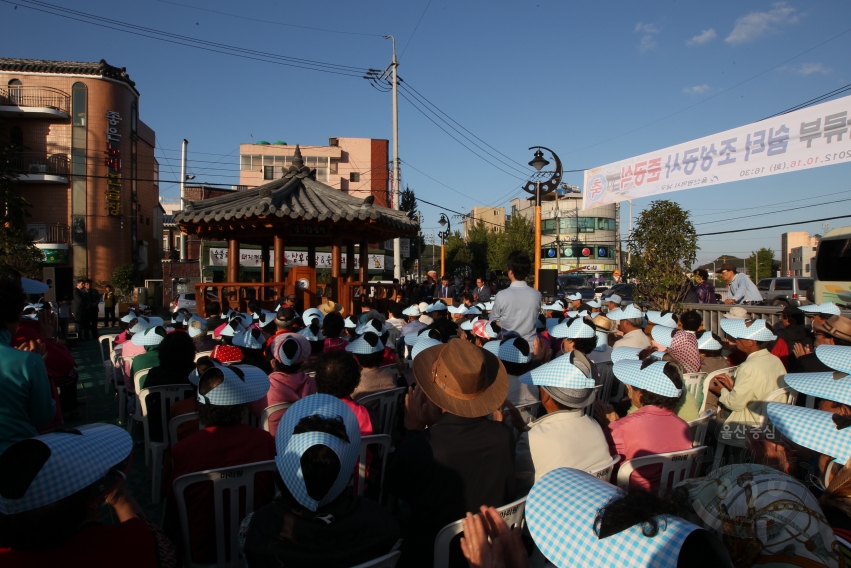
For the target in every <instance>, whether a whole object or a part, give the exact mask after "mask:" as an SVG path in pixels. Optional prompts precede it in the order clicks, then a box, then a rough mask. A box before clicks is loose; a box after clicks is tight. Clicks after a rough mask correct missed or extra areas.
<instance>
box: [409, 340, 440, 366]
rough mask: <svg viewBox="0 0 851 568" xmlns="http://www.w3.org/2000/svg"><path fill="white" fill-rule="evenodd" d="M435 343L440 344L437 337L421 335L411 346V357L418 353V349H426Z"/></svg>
mask: <svg viewBox="0 0 851 568" xmlns="http://www.w3.org/2000/svg"><path fill="white" fill-rule="evenodd" d="M435 345H440V340H439V339H435V338H433V337H429V336H428V335H423V336H422V337H420V338H419V339H418V340H417V342H416V343H414V346H413V348H411V359H412V360H413V359H416V357H417V355H419V354H420V351H422V350H424V349H428V348H429V347H434V346H435Z"/></svg>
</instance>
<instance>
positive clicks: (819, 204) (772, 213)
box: [695, 198, 851, 225]
mask: <svg viewBox="0 0 851 568" xmlns="http://www.w3.org/2000/svg"><path fill="white" fill-rule="evenodd" d="M844 201H851V198H849V199H837V200H836V201H830V202H827V203H812V204H810V205H802V206H800V207H791V208H789V209H782V210H780V211H767V212H765V213H754V214H753V215H744V216H742V217H732V218H730V219H719V220H717V221H704V222H703V223H695V225H716V224H723V223H727V222H731V221H736V220H738V219H750V218H751V217H762V216H763V215H774V214H776V213H785V212H787V211H797V210H798V209H809V208H810V207H821V206H822V205H833V204H834V203H842V202H844Z"/></svg>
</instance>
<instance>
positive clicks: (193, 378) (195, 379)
mask: <svg viewBox="0 0 851 568" xmlns="http://www.w3.org/2000/svg"><path fill="white" fill-rule="evenodd" d="M210 362H211V363H212V364H213V366H214V367H224V366H225V365H224V363H219V362H218V361H216V360H215V359H212V358H211V359H210ZM188 379H189V382H190V383H192V384H193V385H195V386H196V387H197V386H198V383H199V382H200V381H201V376H200V375H199V374H198V362H197V361H196V362H195V368H194V369H192V370H191V371H190V372H189V377H188Z"/></svg>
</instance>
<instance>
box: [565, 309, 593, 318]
mask: <svg viewBox="0 0 851 568" xmlns="http://www.w3.org/2000/svg"><path fill="white" fill-rule="evenodd" d="M565 315H567V317H569V318H584V317H588V316H589V315H591V314H590V313H588V310H579V311H576V310H571V311H568V312H565Z"/></svg>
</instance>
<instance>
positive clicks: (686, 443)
mask: <svg viewBox="0 0 851 568" xmlns="http://www.w3.org/2000/svg"><path fill="white" fill-rule="evenodd" d="M604 432H605V433H606V438H607V439H608V440H609V448H610V449H611V450H612V451H613V453H617V454H620V456H621V463H623V462H624V461H626V460H631V459H632V458H640V457H643V456H649V455H652V454H663V453H665V452H676V451H679V450H687V449H689V448H691V447H692V435H691V428H689V426H688V424H687V423H686V421H685V420H683V419H682V418H680V417H679V416H677V415H676V414H674V412H672V411H670V410H665V409H664V408H659V407H658V406H642V407H641V408H639V409H638V410H636V411H635V412H633V413H632V414H630V415H628V416H624V417H623V418H621V419H619V420H615V421H614V422H610V423H609V427H608V431H606V430H605V429H604ZM612 475H615V474H614V473H613V474H612ZM661 477H662V466H661V465H653V466H647V467H643V468H641V469H638V470H636V471H634V472H633V473H632V475H631V476H630V478H629V484H630V487H632V488H638V489H643V490H645V491H653V492H655V491H656V488H658V486H659V480H660V478H661Z"/></svg>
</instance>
